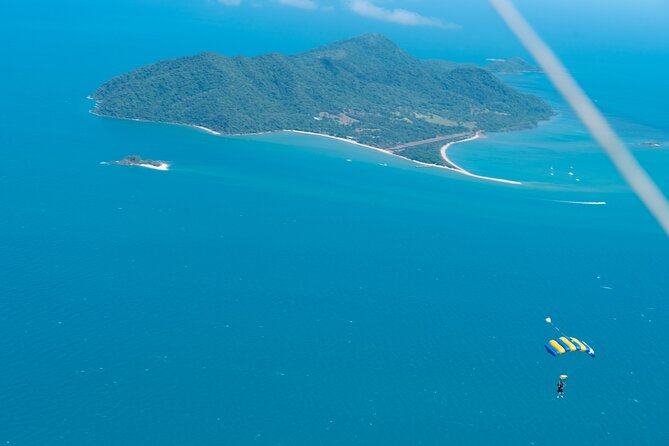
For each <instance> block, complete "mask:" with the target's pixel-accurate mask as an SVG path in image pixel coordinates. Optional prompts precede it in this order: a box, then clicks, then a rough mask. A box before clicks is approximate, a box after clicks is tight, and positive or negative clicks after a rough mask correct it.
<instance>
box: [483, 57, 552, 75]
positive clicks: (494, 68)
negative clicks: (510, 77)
mask: <svg viewBox="0 0 669 446" xmlns="http://www.w3.org/2000/svg"><path fill="white" fill-rule="evenodd" d="M483 68H485V69H486V70H488V71H490V72H491V73H498V74H518V73H541V69H539V68H538V67H535V66H534V65H531V64H529V63H527V62H526V61H524V60H523V59H521V58H520V57H512V58H511V59H488V63H487V64H486V65H485V66H484V67H483Z"/></svg>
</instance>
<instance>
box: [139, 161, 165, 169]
mask: <svg viewBox="0 0 669 446" xmlns="http://www.w3.org/2000/svg"><path fill="white" fill-rule="evenodd" d="M136 166H139V167H146V168H147V169H153V170H170V165H169V164H168V163H164V162H163V163H160V164H159V165H157V166H154V165H153V164H145V163H142V164H136Z"/></svg>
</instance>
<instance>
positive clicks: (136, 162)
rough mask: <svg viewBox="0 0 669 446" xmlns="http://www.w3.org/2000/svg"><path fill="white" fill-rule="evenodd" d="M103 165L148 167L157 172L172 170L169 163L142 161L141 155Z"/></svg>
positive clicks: (105, 162) (129, 156) (107, 162)
mask: <svg viewBox="0 0 669 446" xmlns="http://www.w3.org/2000/svg"><path fill="white" fill-rule="evenodd" d="M101 164H118V165H121V166H139V167H147V168H149V169H155V170H169V168H170V163H168V162H167V161H157V160H149V159H146V160H145V159H142V157H141V156H139V155H128V156H126V157H125V158H123V159H122V160H118V161H103V162H102V163H101Z"/></svg>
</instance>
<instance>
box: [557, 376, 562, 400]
mask: <svg viewBox="0 0 669 446" xmlns="http://www.w3.org/2000/svg"><path fill="white" fill-rule="evenodd" d="M557 397H558V398H564V381H562V380H560V381H558V385H557Z"/></svg>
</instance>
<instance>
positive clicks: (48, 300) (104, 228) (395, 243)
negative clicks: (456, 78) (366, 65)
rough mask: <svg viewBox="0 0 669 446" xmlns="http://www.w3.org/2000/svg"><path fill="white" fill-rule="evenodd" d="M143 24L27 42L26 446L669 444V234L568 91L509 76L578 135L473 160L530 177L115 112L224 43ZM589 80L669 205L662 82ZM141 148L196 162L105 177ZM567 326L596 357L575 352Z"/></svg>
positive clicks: (504, 148)
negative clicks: (118, 90) (166, 66)
mask: <svg viewBox="0 0 669 446" xmlns="http://www.w3.org/2000/svg"><path fill="white" fill-rule="evenodd" d="M68 11H69V10H67V9H66V12H68ZM70 12H71V11H70ZM35 13H36V14H37V15H38V16H39V14H40V12H39V11H36V12H35ZM144 13H146V12H145V11H143V10H142V11H140V12H138V13H137V16H132V17H130V18H129V19H128V21H129V23H130V24H129V25H128V29H125V30H124V29H120V31H119V30H117V31H119V33H120V34H114V35H113V36H114V37H112V34H109V33H107V31H108V28H109V26H108V25H105V23H104V20H101V23H100V24H99V27H98V25H97V24H95V23H90V22H84V23H83V24H79V25H77V26H74V25H72V26H71V27H69V28H68V27H64V28H63V27H59V25H58V24H57V23H56V22H54V24H52V25H51V26H46V24H45V23H47V21H46V19H44V18H39V17H38V19H39V20H41V21H40V22H39V26H36V27H35V28H34V29H32V31H33V32H32V33H28V32H26V31H25V30H26V28H25V27H23V25H22V24H21V22H20V20H19V21H18V22H13V23H12V24H10V25H8V26H7V27H5V28H4V29H3V30H2V31H0V37H2V38H3V39H4V41H5V42H7V45H6V46H5V48H4V49H3V50H2V53H3V60H5V61H12V63H11V67H7V69H3V71H2V72H1V73H0V81H2V82H0V84H1V87H0V93H2V97H3V104H4V106H3V107H1V108H0V141H1V144H0V147H1V150H2V161H1V162H0V204H1V205H2V212H1V213H0V402H1V404H2V410H1V411H0V444H9V445H69V446H73V445H96V446H103V445H193V446H195V445H197V446H206V445H295V446H297V445H305V446H307V445H444V444H467V445H490V444H510V445H565V444H570V445H579V444H583V445H585V444H591V445H592V444H602V445H629V444H644V445H646V444H647V445H666V444H669V428H668V427H667V424H666V421H667V417H666V414H667V413H669V390H668V388H667V386H666V384H665V382H666V375H667V365H668V364H667V355H666V348H665V344H666V341H667V339H669V324H668V323H667V321H668V319H669V306H668V299H667V293H668V291H667V290H669V275H668V274H667V260H668V258H669V240H668V239H667V237H666V236H665V235H664V234H663V233H662V232H661V231H660V229H659V227H658V226H657V224H656V223H655V222H654V221H653V220H652V218H651V217H650V216H649V214H648V212H647V211H646V210H645V209H644V208H643V207H642V205H641V204H640V203H639V201H638V200H637V199H636V198H635V197H634V196H633V195H632V194H631V193H630V191H629V190H628V188H627V187H626V186H625V185H624V184H623V182H622V181H621V179H620V177H619V176H618V175H617V173H616V172H615V170H614V169H613V168H612V167H611V165H610V164H609V162H608V161H607V159H606V158H605V157H604V155H603V154H602V152H601V151H600V149H599V148H598V147H597V146H596V145H595V144H594V143H593V141H592V140H591V138H590V137H589V136H588V135H587V133H586V132H585V131H584V129H583V128H582V126H581V125H580V124H579V123H578V122H577V120H576V119H575V117H574V116H573V114H572V113H571V112H570V111H569V110H568V109H567V108H566V107H565V105H564V103H563V102H562V101H561V100H560V99H559V97H558V96H557V95H556V93H555V92H554V91H553V89H552V88H551V87H550V85H549V84H548V82H547V81H546V79H545V77H544V76H543V75H540V74H526V75H521V76H507V77H506V78H505V79H506V80H507V81H509V82H511V83H512V84H514V85H516V86H517V87H518V88H521V89H522V90H524V91H529V92H534V93H536V94H540V95H541V96H543V97H544V98H545V99H546V100H548V101H549V102H550V103H551V104H552V105H553V106H554V107H555V108H556V110H557V111H558V113H559V114H558V115H557V116H556V117H555V118H554V119H552V120H551V121H549V122H547V123H542V124H541V125H540V126H539V127H538V128H536V129H533V130H528V131H522V132H514V133H505V134H488V135H487V138H486V139H481V140H477V141H474V142H470V143H465V144H459V145H455V146H453V148H452V149H451V150H449V156H451V157H452V159H453V160H454V161H455V162H457V163H458V164H460V165H462V166H463V167H464V168H466V169H468V170H471V171H472V172H475V173H479V174H482V175H489V176H494V177H501V178H507V179H512V180H518V181H521V182H523V184H522V185H520V186H513V185H504V184H499V183H493V182H486V181H481V180H475V179H472V178H468V177H466V176H463V175H460V174H457V173H454V172H450V171H447V170H443V169H433V168H417V167H416V165H414V164H412V163H410V162H407V161H404V160H401V159H397V158H393V157H388V156H386V155H384V154H381V153H377V152H374V151H370V150H365V149H361V148H359V147H356V146H353V145H350V144H346V143H342V142H339V141H334V140H330V139H325V138H319V137H312V136H304V135H295V134H276V135H268V136H254V137H238V138H225V137H216V136H213V135H210V134H207V133H205V132H202V131H199V130H196V129H192V128H187V127H178V126H171V125H162V124H150V123H139V122H132V121H122V120H113V119H106V118H100V117H96V116H93V115H92V114H90V113H89V110H90V109H91V108H92V106H93V104H92V102H91V101H89V100H87V99H86V96H87V95H88V94H90V93H91V92H92V91H93V90H94V89H95V88H96V86H97V85H99V84H100V83H102V82H104V81H105V80H107V79H108V78H109V77H111V76H113V75H115V74H119V73H122V72H124V71H126V70H128V69H131V68H133V67H136V66H138V65H141V64H144V63H148V62H152V61H154V60H157V59H159V58H162V57H169V56H176V55H180V54H191V53H194V52H197V51H199V50H200V49H207V48H201V45H200V43H201V42H199V41H197V40H193V39H191V40H189V38H187V37H185V38H184V39H182V38H181V37H182V35H181V34H179V35H177V34H174V35H168V36H167V37H165V36H164V35H162V34H159V35H157V36H153V37H151V33H150V30H151V29H152V28H151V27H153V29H158V27H159V25H158V24H157V23H158V21H157V20H158V19H156V22H152V21H151V20H150V19H149V18H147V17H144V16H142V15H141V14H144ZM147 14H148V13H147ZM103 16H104V11H102V12H100V17H103ZM22 17H23V16H22ZM40 17H41V16H40ZM144 19H147V20H144ZM25 20H28V19H25ZM39 20H38V21H39ZM63 20H69V19H63ZM109 20H111V21H112V22H113V23H116V22H118V21H119V20H120V19H119V18H118V17H116V16H113V17H111V18H110V19H109ZM114 21H116V22H114ZM133 24H134V25H133ZM137 24H141V27H145V28H142V29H143V31H142V32H141V33H139V32H135V31H133V30H136V29H139V27H140V25H137ZM200 25H201V24H200V23H193V24H192V25H188V26H191V28H189V29H190V30H191V31H192V32H193V33H195V32H196V31H197V29H198V27H199V26H200ZM133 26H134V27H133ZM184 26H186V25H184ZM100 30H102V31H100ZM209 31H211V30H209ZM166 34H169V33H166ZM186 34H187V33H184V34H183V35H184V36H185V35H186ZM147 39H148V40H147ZM152 39H153V40H152ZM161 39H164V40H161ZM170 39H171V40H170ZM272 43H273V42H268V41H265V42H260V41H256V42H253V43H252V45H251V44H249V45H251V46H252V47H253V48H257V49H258V50H259V52H261V50H263V51H267V52H269V51H273V50H275V49H276V48H275V47H273V46H272ZM263 45H264V46H263ZM286 45H288V46H289V44H286ZM290 45H293V43H290ZM305 45H306V44H305ZM308 46H309V45H306V47H308ZM306 47H305V48H306ZM151 48H157V49H156V50H151ZM424 52H425V53H429V48H427V49H425V50H424ZM649 57H650V56H649ZM463 60H466V57H463ZM583 63H584V64H585V63H586V62H583ZM573 68H574V69H575V72H576V73H580V74H581V78H580V80H581V81H582V82H583V84H584V85H586V86H590V87H591V88H590V89H589V91H590V92H594V93H595V94H593V97H595V99H597V100H598V103H599V104H601V105H602V108H603V110H604V111H605V112H606V113H607V116H609V117H610V118H611V121H612V123H613V125H614V127H615V128H616V129H617V130H618V131H619V132H620V134H621V136H622V137H623V139H624V140H625V141H626V142H627V143H628V144H629V145H630V147H632V148H633V150H634V152H635V154H636V155H637V156H638V157H639V159H640V160H641V162H642V163H643V165H644V166H645V167H647V169H648V170H649V171H650V173H651V174H653V175H654V177H655V178H656V179H657V181H658V183H659V184H660V185H661V187H662V188H663V189H664V191H665V192H669V174H668V172H669V125H668V124H667V121H666V118H665V117H666V110H665V107H664V104H665V103H666V99H667V96H666V86H664V84H663V82H664V81H663V80H662V77H661V76H656V75H655V74H653V75H649V77H648V78H646V81H645V82H639V84H640V85H636V86H635V88H636V90H634V91H625V92H621V91H618V90H616V89H609V90H607V88H605V87H606V85H604V84H602V83H599V82H597V79H594V78H592V77H590V78H588V77H587V76H588V74H590V75H592V76H595V74H592V73H593V72H594V71H593V70H588V69H586V68H584V65H583V66H581V68H582V69H581V71H579V66H574V67H573ZM628 74H629V73H626V72H624V71H621V70H619V71H612V74H611V76H614V77H615V76H616V75H620V76H623V77H621V78H619V79H624V76H626V75H628ZM599 75H601V73H599ZM607 82H609V83H610V84H611V85H615V79H610V78H607ZM609 92H610V94H609ZM658 92H659V93H658ZM658 94H660V98H658ZM662 94H665V96H661V95H662ZM640 103H641V104H643V106H642V105H640ZM644 141H657V142H661V143H663V147H662V148H660V149H653V148H648V147H642V146H639V143H640V142H644ZM133 153H139V154H141V155H142V156H143V157H147V158H154V159H164V160H169V161H171V162H172V163H173V167H172V168H171V170H170V171H168V172H160V171H153V170H150V169H144V168H138V167H134V168H129V167H123V166H114V165H101V164H99V163H100V162H101V161H109V160H116V159H120V158H122V157H124V156H125V155H128V154H133ZM551 173H552V175H551ZM570 173H572V175H570ZM577 180H578V181H577ZM579 202H582V203H586V202H590V203H601V202H605V203H606V204H580V203H579ZM548 316H550V317H552V318H553V322H554V323H555V325H556V326H558V327H559V328H560V330H562V331H563V332H565V333H567V334H568V335H570V336H575V337H577V338H579V339H582V340H585V341H586V342H588V343H589V344H590V345H591V346H592V347H593V348H594V349H595V350H596V352H597V357H596V358H594V359H593V358H590V357H588V356H587V355H584V354H577V353H574V354H571V355H565V356H564V357H560V358H553V357H551V356H549V355H548V354H547V353H546V352H545V350H544V347H543V345H544V343H545V342H546V341H547V340H548V339H550V338H552V337H555V336H557V335H558V333H557V331H555V329H554V328H552V327H551V326H550V325H548V324H547V323H546V322H545V321H544V319H545V318H546V317H548ZM562 373H566V374H568V375H569V378H568V382H567V387H566V395H565V398H564V399H556V397H555V387H556V386H555V385H556V381H557V377H558V376H559V375H560V374H562Z"/></svg>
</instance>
